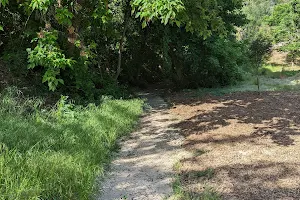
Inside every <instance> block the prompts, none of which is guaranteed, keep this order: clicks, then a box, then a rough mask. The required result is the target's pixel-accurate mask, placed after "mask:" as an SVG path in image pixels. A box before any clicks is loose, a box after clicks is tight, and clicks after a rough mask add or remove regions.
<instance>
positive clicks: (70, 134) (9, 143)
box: [0, 89, 142, 200]
mask: <svg viewBox="0 0 300 200" xmlns="http://www.w3.org/2000/svg"><path fill="white" fill-rule="evenodd" d="M41 105H42V102H41V101H39V100H37V99H26V98H23V97H22V94H20V93H18V92H17V90H15V89H9V90H6V92H4V93H2V94H1V96H0V199H1V200H2V199H3V200H4V199H5V200H6V199H24V200H25V199H26V200H28V199H55V200H60V199H61V200H62V199H68V200H70V199H83V200H84V199H90V198H91V197H92V194H93V193H94V189H95V188H94V186H95V179H96V177H97V176H98V175H101V174H102V173H103V168H104V166H105V164H107V163H108V162H109V161H110V157H111V154H112V151H114V150H115V148H116V140H117V139H118V138H119V137H120V136H122V135H124V134H126V133H128V132H129V131H131V130H132V128H133V126H134V124H135V123H136V121H137V120H138V116H139V115H140V114H141V112H142V108H141V107H142V101H141V100H126V101H125V100H104V101H103V102H102V103H101V104H100V106H95V105H93V104H91V105H89V106H87V107H80V106H75V105H74V104H72V103H70V102H69V101H68V100H67V98H66V97H62V98H61V100H60V101H59V102H58V103H57V105H56V106H55V108H52V109H42V108H41Z"/></svg>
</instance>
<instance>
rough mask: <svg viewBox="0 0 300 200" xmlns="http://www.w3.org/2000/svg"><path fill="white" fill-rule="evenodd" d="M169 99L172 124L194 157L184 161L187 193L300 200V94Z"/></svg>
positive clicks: (226, 197)
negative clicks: (175, 117)
mask: <svg viewBox="0 0 300 200" xmlns="http://www.w3.org/2000/svg"><path fill="white" fill-rule="evenodd" d="M188 96H190V94H188V93H178V94H176V95H173V96H172V97H171V101H172V102H173V103H174V107H173V108H172V109H171V113H173V114H174V115H178V116H180V117H181V119H182V121H181V122H179V123H177V124H176V125H175V128H180V129H181V130H182V133H183V135H184V136H185V142H184V146H185V148H187V149H188V150H190V151H192V152H194V156H193V157H191V158H187V159H183V160H182V161H181V162H182V167H181V170H180V174H181V176H180V177H181V180H180V181H181V184H182V185H183V187H184V190H185V191H186V192H188V193H190V194H197V193H198V194H199V193H201V192H203V191H204V188H207V187H211V188H214V190H216V191H217V192H218V193H219V194H220V195H221V197H222V199H230V200H233V199H285V200H290V199H300V94H299V93H296V92H261V93H258V92H241V93H233V94H228V95H225V96H221V97H216V96H206V97H199V98H198V97H189V98H187V97H188Z"/></svg>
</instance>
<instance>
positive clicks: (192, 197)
mask: <svg viewBox="0 0 300 200" xmlns="http://www.w3.org/2000/svg"><path fill="white" fill-rule="evenodd" d="M173 192H174V195H173V196H172V197H170V198H169V200H221V196H220V195H219V194H218V193H217V192H216V191H215V190H214V189H213V188H211V187H205V188H204V190H203V192H202V193H193V192H188V191H186V189H185V188H184V187H183V186H182V184H181V181H180V177H179V176H178V177H176V178H175V181H174V182H173Z"/></svg>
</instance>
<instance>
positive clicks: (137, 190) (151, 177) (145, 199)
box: [98, 93, 188, 200]
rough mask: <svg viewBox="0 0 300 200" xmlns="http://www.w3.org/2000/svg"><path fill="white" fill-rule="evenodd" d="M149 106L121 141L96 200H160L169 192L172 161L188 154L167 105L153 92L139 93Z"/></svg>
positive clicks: (167, 195)
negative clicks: (119, 149) (133, 129)
mask: <svg viewBox="0 0 300 200" xmlns="http://www.w3.org/2000/svg"><path fill="white" fill-rule="evenodd" d="M142 96H143V97H144V98H147V99H148V104H149V105H150V106H151V109H149V111H148V112H146V113H145V114H144V116H143V117H142V119H141V122H140V128H139V130H138V131H136V132H134V133H132V134H131V135H130V137H129V138H128V137H127V138H125V139H124V141H121V144H120V145H121V147H122V149H121V151H120V153H119V156H118V157H117V158H116V159H115V160H114V161H113V162H112V165H111V171H110V172H109V173H108V175H107V178H106V179H105V180H104V182H103V183H102V189H101V194H102V195H101V196H100V197H99V198H98V199H99V200H121V199H126V200H161V199H166V198H168V197H169V196H170V195H171V194H172V187H171V185H172V177H173V175H174V172H173V166H174V164H175V163H176V162H177V161H178V160H180V159H182V158H184V157H188V152H186V151H185V150H184V149H183V148H182V147H181V145H182V142H183V137H182V136H181V135H180V134H179V130H176V129H174V128H172V124H175V123H178V119H176V116H174V115H172V114H170V113H169V112H168V105H167V104H166V102H165V101H164V100H163V99H162V98H161V97H158V96H156V95H154V94H147V93H145V94H142Z"/></svg>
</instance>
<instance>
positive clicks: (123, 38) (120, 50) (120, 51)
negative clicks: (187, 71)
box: [115, 1, 130, 80]
mask: <svg viewBox="0 0 300 200" xmlns="http://www.w3.org/2000/svg"><path fill="white" fill-rule="evenodd" d="M129 17H130V4H129V1H127V2H126V10H125V14H124V28H123V34H122V36H121V39H120V45H119V52H118V54H119V57H118V66H117V72H116V77H115V80H118V78H119V76H120V74H121V72H122V52H123V50H124V41H125V37H126V31H127V26H128V22H129Z"/></svg>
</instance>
